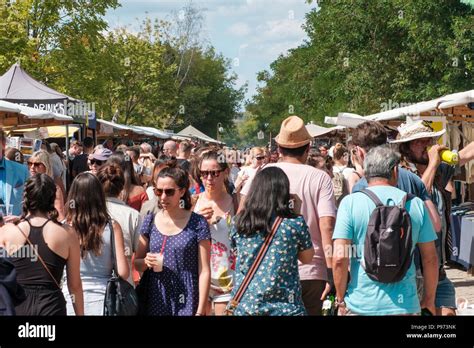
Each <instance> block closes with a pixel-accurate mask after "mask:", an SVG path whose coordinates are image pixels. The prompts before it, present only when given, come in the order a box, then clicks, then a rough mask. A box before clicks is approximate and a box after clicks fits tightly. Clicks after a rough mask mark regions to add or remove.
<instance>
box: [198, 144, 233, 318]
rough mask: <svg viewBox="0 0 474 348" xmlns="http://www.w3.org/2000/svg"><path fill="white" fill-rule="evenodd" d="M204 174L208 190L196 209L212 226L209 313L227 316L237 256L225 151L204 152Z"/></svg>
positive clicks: (203, 179) (202, 169) (200, 167)
mask: <svg viewBox="0 0 474 348" xmlns="http://www.w3.org/2000/svg"><path fill="white" fill-rule="evenodd" d="M199 169H200V176H201V180H202V182H203V183H204V187H205V189H206V190H205V191H204V192H203V193H201V194H199V196H198V198H197V201H196V205H195V206H194V211H195V212H196V213H198V214H200V215H202V216H204V217H205V218H206V220H207V222H208V223H209V226H210V229H211V289H210V292H209V301H208V304H207V314H211V312H212V306H213V305H214V314H215V315H223V314H224V311H225V308H226V307H227V303H228V302H229V301H230V292H231V290H232V286H233V283H234V282H233V273H234V269H235V257H234V254H233V253H232V252H231V247H230V240H229V232H230V220H231V218H232V216H234V212H235V209H234V201H233V199H232V196H231V195H230V194H229V193H228V191H227V185H226V181H227V179H228V176H229V167H228V165H227V162H226V161H225V156H224V153H223V152H217V151H209V152H206V153H204V154H203V155H202V157H201V160H200V163H199Z"/></svg>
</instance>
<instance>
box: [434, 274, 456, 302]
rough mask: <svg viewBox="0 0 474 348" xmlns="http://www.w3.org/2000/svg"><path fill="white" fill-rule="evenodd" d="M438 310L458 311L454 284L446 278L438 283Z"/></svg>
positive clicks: (436, 300)
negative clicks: (449, 309)
mask: <svg viewBox="0 0 474 348" xmlns="http://www.w3.org/2000/svg"><path fill="white" fill-rule="evenodd" d="M435 306H436V308H453V309H456V291H455V290H454V285H453V283H452V282H451V281H450V280H449V279H448V278H445V279H443V280H440V281H439V282H438V287H437V288H436V299H435Z"/></svg>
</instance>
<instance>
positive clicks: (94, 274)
mask: <svg viewBox="0 0 474 348" xmlns="http://www.w3.org/2000/svg"><path fill="white" fill-rule="evenodd" d="M110 232H111V230H110V225H109V224H107V225H105V228H104V232H103V233H102V239H103V241H104V244H102V249H101V252H100V254H99V255H95V254H94V253H93V252H91V251H87V252H86V255H85V257H84V258H83V259H81V279H82V280H83V281H84V280H98V279H102V280H104V281H105V282H107V280H109V278H110V277H111V276H112V270H113V262H112V247H111V245H110V237H111V235H110Z"/></svg>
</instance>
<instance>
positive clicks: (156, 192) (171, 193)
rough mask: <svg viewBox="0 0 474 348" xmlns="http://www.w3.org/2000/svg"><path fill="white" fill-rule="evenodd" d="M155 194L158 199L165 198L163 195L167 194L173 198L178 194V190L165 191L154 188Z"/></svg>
mask: <svg viewBox="0 0 474 348" xmlns="http://www.w3.org/2000/svg"><path fill="white" fill-rule="evenodd" d="M153 192H154V193H155V195H156V196H157V197H161V196H163V193H165V194H166V195H167V196H168V197H171V196H174V194H175V193H176V189H164V190H163V189H159V188H156V187H154V188H153Z"/></svg>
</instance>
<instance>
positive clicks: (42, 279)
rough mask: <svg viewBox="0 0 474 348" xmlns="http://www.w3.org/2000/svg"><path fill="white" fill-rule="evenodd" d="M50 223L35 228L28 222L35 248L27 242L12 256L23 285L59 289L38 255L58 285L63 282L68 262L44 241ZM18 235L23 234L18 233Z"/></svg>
mask: <svg viewBox="0 0 474 348" xmlns="http://www.w3.org/2000/svg"><path fill="white" fill-rule="evenodd" d="M49 221H50V220H49V219H48V220H47V221H46V222H45V223H44V224H42V225H41V226H33V225H32V224H31V223H30V221H29V220H26V222H28V225H30V235H29V236H28V238H29V239H30V241H31V243H32V244H33V248H32V247H31V246H30V245H29V243H28V242H27V241H25V244H24V245H23V246H22V247H21V248H20V249H18V250H17V251H16V252H15V253H14V254H12V256H11V262H12V263H13V264H14V266H15V268H16V271H17V281H18V283H19V284H21V285H24V286H28V285H29V286H45V287H48V288H52V289H57V285H56V283H55V282H54V280H53V279H52V278H51V276H50V275H49V273H48V271H46V270H45V269H44V266H43V264H42V263H41V261H40V260H39V258H38V254H39V255H40V256H41V258H42V259H43V261H44V262H45V264H46V265H47V266H48V269H49V271H50V272H51V274H52V275H53V276H54V278H55V279H56V281H57V282H58V284H59V283H60V282H61V278H62V276H63V271H64V266H65V265H66V261H67V260H66V259H64V258H62V257H61V256H59V255H58V254H56V253H55V252H54V251H52V250H51V249H50V248H49V247H48V244H47V243H46V241H45V240H44V236H43V228H44V226H45V225H46V224H47V223H48V222H49ZM18 233H21V232H20V231H18Z"/></svg>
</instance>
